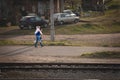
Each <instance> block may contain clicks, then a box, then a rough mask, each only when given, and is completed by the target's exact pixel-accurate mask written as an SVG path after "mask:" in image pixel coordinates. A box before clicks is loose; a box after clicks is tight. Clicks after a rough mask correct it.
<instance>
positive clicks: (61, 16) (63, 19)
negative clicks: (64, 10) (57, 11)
mask: <svg viewBox="0 0 120 80" xmlns="http://www.w3.org/2000/svg"><path fill="white" fill-rule="evenodd" d="M60 21H63V22H67V17H66V14H61V15H60Z"/></svg>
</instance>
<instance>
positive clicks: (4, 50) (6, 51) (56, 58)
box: [0, 46, 120, 63]
mask: <svg viewBox="0 0 120 80" xmlns="http://www.w3.org/2000/svg"><path fill="white" fill-rule="evenodd" d="M0 51H1V52H0V62H73V63H76V62H78V63H91V62H92V63H108V62H109V63H120V59H92V58H80V57H79V56H80V55H81V54H83V53H93V52H101V51H120V47H73V46H44V47H42V48H41V47H38V48H35V47H34V46H0Z"/></svg>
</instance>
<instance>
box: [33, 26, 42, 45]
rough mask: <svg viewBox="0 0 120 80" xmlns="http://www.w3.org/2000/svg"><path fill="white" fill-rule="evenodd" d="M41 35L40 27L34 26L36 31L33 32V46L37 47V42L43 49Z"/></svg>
mask: <svg viewBox="0 0 120 80" xmlns="http://www.w3.org/2000/svg"><path fill="white" fill-rule="evenodd" d="M42 35H43V33H42V31H41V29H40V26H36V30H35V36H36V40H35V44H34V46H35V47H37V46H38V42H40V46H41V47H43V44H42Z"/></svg>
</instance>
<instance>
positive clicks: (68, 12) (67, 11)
mask: <svg viewBox="0 0 120 80" xmlns="http://www.w3.org/2000/svg"><path fill="white" fill-rule="evenodd" d="M63 13H67V14H70V15H71V16H76V14H74V13H73V12H72V11H71V10H69V9H67V10H63Z"/></svg>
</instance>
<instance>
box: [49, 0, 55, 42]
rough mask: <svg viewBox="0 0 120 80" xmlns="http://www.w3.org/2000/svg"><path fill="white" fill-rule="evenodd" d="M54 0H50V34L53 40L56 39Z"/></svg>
mask: <svg viewBox="0 0 120 80" xmlns="http://www.w3.org/2000/svg"><path fill="white" fill-rule="evenodd" d="M53 14H54V0H50V34H51V41H54V40H55V29H54V17H53Z"/></svg>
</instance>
